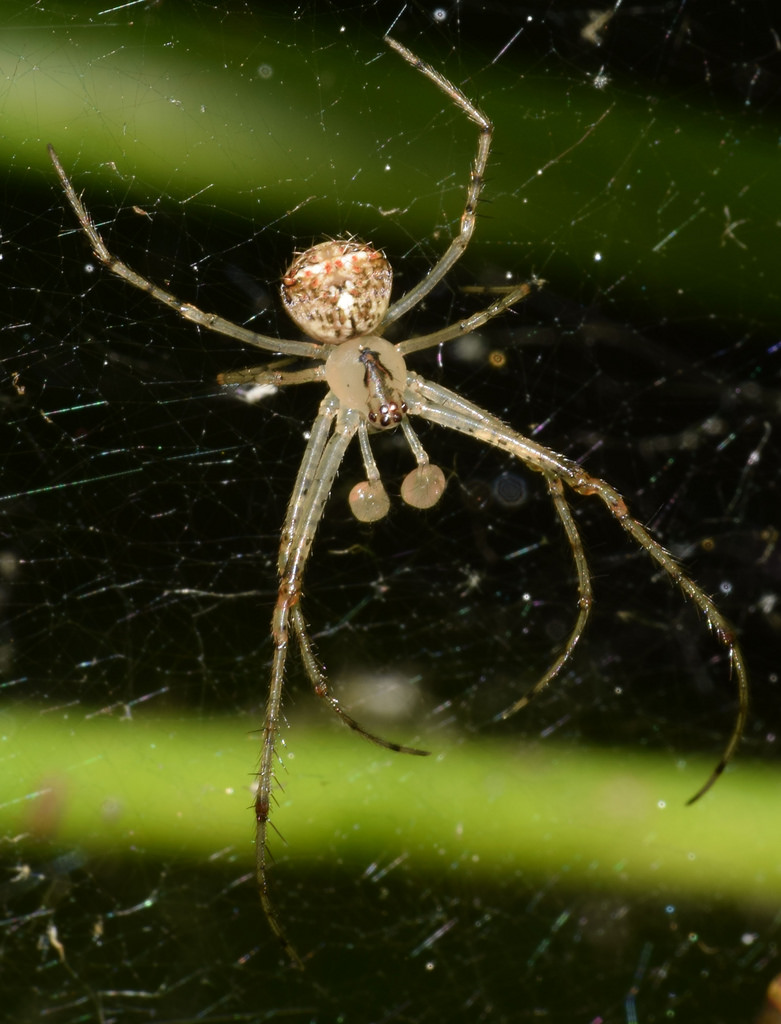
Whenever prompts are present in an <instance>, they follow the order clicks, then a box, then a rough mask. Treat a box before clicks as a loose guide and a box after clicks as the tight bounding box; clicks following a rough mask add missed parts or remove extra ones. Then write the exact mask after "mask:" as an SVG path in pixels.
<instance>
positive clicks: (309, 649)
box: [290, 604, 431, 757]
mask: <svg viewBox="0 0 781 1024" xmlns="http://www.w3.org/2000/svg"><path fill="white" fill-rule="evenodd" d="M290 619H291V622H292V624H293V630H294V632H295V634H296V639H297V640H298V645H299V648H300V650H301V658H302V660H303V662H304V667H305V668H306V674H307V675H308V676H309V679H310V682H311V683H312V688H313V689H314V691H315V693H316V694H317V696H318V697H321V698H322V699H323V700H324V701H326V703H327V704H328V705H329V707H330V708H331V710H332V711H334V712H335V713H336V714H337V715H338V716H339V718H341V720H342V721H343V722H344V724H345V725H348V726H349V727H350V728H351V729H354V730H355V732H357V733H358V735H359V736H363V738H364V739H366V740H369V741H370V742H372V743H376V744H377V746H378V747H385V749H386V750H393V751H395V752H397V753H399V754H417V755H418V756H420V757H426V756H427V755H428V754H430V753H431V751H430V750H419V749H418V748H417V747H405V746H403V745H402V744H401V743H394V742H393V741H392V740H385V739H383V738H382V736H377V735H376V734H375V733H373V732H369V730H368V729H365V728H364V727H363V726H362V725H360V724H359V723H358V722H356V720H355V719H354V718H353V717H352V716H351V715H348V714H347V712H346V711H345V710H344V708H343V707H342V706H341V704H340V703H339V701H338V700H337V699H336V697H334V696H333V694H332V693H331V692H330V690H329V688H328V677H327V676H326V674H325V671H324V670H323V667H322V665H321V664H320V662H319V661H318V659H317V656H316V655H315V652H314V648H313V646H312V641H311V639H310V637H309V633H308V631H307V628H306V622H305V621H304V613H303V612H302V611H301V605H300V604H298V605H296V606H295V607H294V608H292V609H291V612H290Z"/></svg>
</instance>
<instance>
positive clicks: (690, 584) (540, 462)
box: [405, 373, 748, 804]
mask: <svg viewBox="0 0 781 1024" xmlns="http://www.w3.org/2000/svg"><path fill="white" fill-rule="evenodd" d="M409 380H410V386H409V389H408V391H407V393H406V395H405V401H406V402H407V406H408V409H409V413H410V415H416V416H422V417H423V418H424V419H427V420H430V421H431V422H432V423H438V424H439V425H440V426H443V427H448V428H449V429H450V430H457V431H459V432H460V433H463V434H468V435H470V436H471V437H474V438H475V439H476V440H478V441H481V442H482V443H483V444H487V445H490V446H491V447H493V448H498V449H500V450H501V451H505V452H508V453H509V454H511V455H513V456H514V457H515V458H517V459H519V460H520V461H521V462H523V463H525V464H526V465H527V466H529V467H530V468H532V469H537V470H538V471H540V472H542V473H543V474H544V475H545V476H546V477H551V478H553V479H558V480H560V481H561V482H562V484H566V485H567V486H568V487H571V488H572V490H573V491H575V492H576V493H577V494H581V495H584V496H586V497H590V496H596V497H598V498H599V499H600V501H602V503H603V504H604V505H605V506H606V507H607V509H608V510H609V512H610V514H611V515H612V516H613V518H614V519H615V520H616V521H617V522H618V523H619V525H620V526H621V527H622V528H623V529H624V530H625V531H626V532H627V533H628V534H629V536H630V537H631V538H632V539H633V540H634V541H635V543H636V544H638V545H639V546H640V547H641V548H643V549H644V550H645V551H646V552H647V553H648V554H649V555H650V556H651V558H652V559H653V560H654V561H655V562H656V564H657V565H658V566H659V567H660V568H661V569H663V570H664V572H665V573H666V574H667V576H669V578H670V579H671V580H672V582H673V583H675V584H676V585H677V586H678V588H679V589H680V590H681V592H682V593H683V594H684V596H685V597H688V598H689V599H690V600H691V601H692V602H693V603H694V604H695V605H696V606H697V607H698V608H699V609H700V611H701V612H702V613H703V615H704V616H705V619H706V621H707V623H708V626H709V627H710V628H711V629H712V630H713V631H714V633H715V634H716V638H717V640H718V641H719V643H720V644H721V645H722V646H723V647H724V648H726V650H727V653H728V654H729V657H730V664H731V666H732V669H733V670H734V672H735V676H736V679H737V690H738V714H737V717H736V720H735V725H734V726H733V729H732V732H731V734H730V737H729V739H728V741H727V744H726V746H725V748H724V752H723V753H722V755H721V758H720V759H719V761H718V763H717V765H716V767H715V768H714V769H713V771H712V772H711V774H710V776H709V777H708V779H707V780H706V781H705V783H704V785H702V786H701V787H700V789H698V790H697V792H696V793H695V794H694V796H692V797H691V798H690V799H689V800H688V801H687V803H688V804H692V803H694V802H695V801H696V800H699V799H700V797H701V796H703V795H704V794H705V793H707V792H708V790H709V789H710V788H711V786H713V784H714V783H715V782H716V780H717V779H718V778H719V776H720V775H721V774H722V772H723V771H724V769H725V768H726V767H727V765H728V764H729V762H730V761H731V760H732V757H733V755H734V753H735V751H736V749H737V747H738V744H739V743H740V739H741V737H742V735H743V731H744V729H745V725H746V720H747V717H748V676H747V672H746V666H745V662H744V659H743V652H742V651H741V649H740V645H739V644H738V643H737V641H736V639H735V635H734V632H733V630H732V627H731V626H730V625H729V623H728V622H727V620H726V619H725V618H724V616H723V615H722V614H721V612H720V611H719V610H718V608H717V607H716V605H715V604H714V603H713V601H712V600H711V599H710V597H708V595H707V594H706V593H705V591H704V590H702V588H701V587H699V586H697V584H696V583H695V582H694V581H693V580H691V579H690V578H689V577H688V576H687V575H686V574H685V573H684V572H683V570H682V569H681V568H680V566H679V565H678V563H677V562H676V561H675V559H674V558H673V557H672V555H671V554H670V553H669V552H668V551H666V550H665V549H664V548H663V547H662V545H661V544H659V542H658V541H656V540H654V538H653V537H652V536H651V534H650V533H649V532H648V531H647V530H646V529H645V527H644V526H642V525H641V524H640V523H639V522H638V520H636V519H635V518H634V517H633V516H632V515H631V514H630V513H629V510H628V509H627V506H626V502H625V501H624V499H623V498H622V497H621V495H620V494H619V493H618V491H616V490H615V488H613V487H611V486H610V484H608V483H607V482H606V481H604V480H601V479H599V478H598V477H594V476H591V474H589V473H587V472H586V470H584V469H583V468H582V467H581V466H579V465H578V464H577V463H576V462H572V461H571V460H570V459H567V458H565V457H564V456H562V455H557V454H556V453H555V452H553V451H551V450H550V449H549V448H545V447H544V446H543V445H540V444H537V443H536V442H535V441H532V440H530V439H529V438H527V437H524V436H523V435H522V434H518V433H517V432H516V431H514V430H512V428H510V427H508V426H507V425H506V424H504V423H502V421H501V420H500V419H498V417H496V416H492V415H491V414H490V413H488V412H485V411H484V410H482V409H480V408H479V406H476V405H473V404H472V403H471V402H468V401H466V399H464V398H461V397H460V396H459V395H457V394H455V393H454V392H452V391H449V390H448V389H447V388H443V387H442V386H441V385H439V384H434V383H432V382H431V381H427V380H424V378H422V377H420V376H419V375H418V374H415V373H410V374H409ZM559 498H560V500H561V501H564V498H563V495H561V494H560V495H559ZM558 507H559V506H558V503H557V508H558ZM562 507H563V506H562ZM559 515H560V517H561V510H560V509H559ZM562 522H563V523H564V526H565V529H567V532H568V535H569V540H570V543H573V542H574V543H575V545H576V546H575V558H576V562H577V564H578V565H579V569H578V577H579V581H580V585H581V587H582V585H583V574H584V573H587V571H588V570H587V568H586V565H585V555H584V554H583V545H582V542H581V540H580V537H579V535H578V533H577V530H575V531H574V532H570V530H569V529H568V522H569V523H570V524H571V525H573V526H574V523H572V520H571V516H565V517H564V518H562ZM581 558H582V559H583V561H582V562H581V561H579V560H580V559H581ZM581 600H583V593H582V592H581ZM585 611H587V609H585ZM583 612H584V609H583V608H581V616H580V617H579V620H578V626H576V630H575V633H574V634H573V635H572V636H571V637H570V639H569V641H568V644H567V650H566V651H565V654H567V653H568V654H571V653H572V651H573V650H574V647H575V644H576V643H577V640H578V638H579V635H580V632H579V629H578V627H579V626H581V622H582V624H585V618H584V616H583ZM581 631H582V629H581ZM565 660H566V659H565ZM559 667H560V666H559ZM550 678H552V676H550V673H546V676H545V677H543V680H541V683H542V685H540V683H538V684H536V685H535V686H534V687H533V688H532V690H531V691H530V693H529V694H527V695H525V696H523V697H521V698H520V700H518V701H516V702H515V703H514V704H512V705H511V706H510V707H509V708H507V709H506V710H505V711H503V712H502V713H501V715H500V717H501V718H508V717H509V716H510V715H512V714H514V713H515V712H516V711H517V710H518V709H519V708H521V707H523V706H524V705H525V704H526V703H528V700H529V699H530V697H531V696H533V695H534V694H535V693H538V692H539V690H540V689H541V688H542V686H544V685H547V683H548V682H550Z"/></svg>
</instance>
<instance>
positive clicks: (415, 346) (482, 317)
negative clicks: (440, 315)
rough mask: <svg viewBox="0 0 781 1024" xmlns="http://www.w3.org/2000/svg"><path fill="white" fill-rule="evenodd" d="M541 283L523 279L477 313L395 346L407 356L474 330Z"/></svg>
mask: <svg viewBox="0 0 781 1024" xmlns="http://www.w3.org/2000/svg"><path fill="white" fill-rule="evenodd" d="M542 284H543V282H542V281H541V280H539V279H538V278H536V277H535V278H532V280H531V281H524V283H523V284H519V285H517V286H516V287H515V288H512V289H511V290H510V291H509V292H507V294H506V295H503V296H502V298H501V299H497V300H496V302H492V303H491V305H490V306H487V307H486V308H485V309H481V310H480V311H479V312H478V313H472V315H471V316H468V317H466V319H465V320H459V321H458V322H457V323H454V324H451V325H450V326H449V327H443V328H442V329H441V330H439V331H434V332H433V333H431V334H421V335H419V336H418V337H416V338H410V339H409V340H407V341H400V342H399V343H398V344H397V345H396V348H397V350H398V351H399V352H401V354H402V355H404V356H407V355H409V354H410V352H419V351H420V350H421V349H424V348H431V347H432V346H433V345H441V344H442V343H443V342H445V341H450V339H451V338H460V337H461V336H462V335H464V334H469V333H470V332H471V331H476V330H477V328H478V327H482V326H483V324H484V323H487V322H488V321H489V320H492V319H493V318H494V317H495V316H499V315H500V314H502V313H504V311H505V310H506V309H509V308H510V306H514V305H515V304H516V303H517V302H521V301H522V300H523V299H525V298H526V297H527V295H530V294H531V291H532V288H539V287H540V286H541V285H542Z"/></svg>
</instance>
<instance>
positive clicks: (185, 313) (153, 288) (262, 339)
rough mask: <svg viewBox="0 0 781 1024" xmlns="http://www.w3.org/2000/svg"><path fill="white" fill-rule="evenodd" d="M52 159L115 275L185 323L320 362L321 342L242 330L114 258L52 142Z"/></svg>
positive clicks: (93, 241) (92, 239)
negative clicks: (188, 321)
mask: <svg viewBox="0 0 781 1024" xmlns="http://www.w3.org/2000/svg"><path fill="white" fill-rule="evenodd" d="M49 156H50V157H51V161H52V163H53V164H54V169H55V170H56V171H57V174H58V175H59V178H60V181H61V182H62V187H63V190H64V192H65V195H66V197H67V199H68V202H69V203H70V205H71V208H72V209H73V212H74V213H75V214H76V218H77V220H78V222H79V224H80V225H81V230H82V231H83V232H84V234H85V235H86V236H87V239H88V241H89V244H90V245H91V246H92V251H93V253H94V254H95V256H96V258H97V259H98V260H100V262H101V263H102V264H103V266H104V267H106V268H107V269H108V270H110V271H111V273H112V274H116V276H117V277H121V278H122V280H123V281H127V283H128V284H131V285H133V287H134V288H138V289H140V290H141V291H142V292H146V293H147V295H151V296H152V298H153V299H156V300H157V301H158V302H162V303H163V305H164V306H168V307H170V308H171V309H173V310H174V311H175V312H176V313H178V314H179V316H182V317H184V319H185V320H190V321H191V322H192V323H194V324H197V325H198V326H199V327H203V328H204V329H205V330H207V331H214V332H215V333H216V334H223V335H225V336H227V337H229V338H234V339H235V340H236V341H242V342H244V343H245V344H247V345H254V346H255V348H262V349H266V350H267V351H269V352H278V353H281V354H282V355H288V356H304V357H307V358H311V359H316V358H318V357H319V356H321V355H322V353H323V346H322V345H321V344H319V343H317V342H313V341H285V340H284V339H280V338H271V337H269V336H268V335H266V334H258V333H257V332H255V331H250V330H248V329H247V328H246V327H241V326H240V325H239V324H234V323H232V322H231V321H230V320H226V319H225V318H224V317H221V316H217V314H216V313H204V312H203V310H200V309H198V307H197V306H193V305H191V304H190V303H189V302H181V301H180V300H179V299H177V297H176V296H175V295H172V294H171V292H167V291H166V290H165V289H164V288H160V287H159V286H158V285H156V284H155V283H154V282H153V281H149V280H147V278H145V277H142V276H141V275H140V274H137V273H136V271H135V270H133V269H132V267H129V266H128V265H127V263H123V262H122V260H121V259H119V258H118V257H116V256H114V255H113V254H112V253H111V251H110V250H109V248H108V246H107V245H106V243H105V242H104V241H103V237H102V235H101V234H100V232H99V231H98V229H97V228H96V227H95V224H94V223H93V221H92V218H91V217H90V215H89V213H88V212H87V208H86V207H85V205H84V203H82V201H81V199H80V198H79V196H78V195H77V193H76V189H75V188H74V187H73V185H72V184H71V181H70V178H69V177H68V175H67V174H66V173H65V171H64V170H63V167H62V164H61V163H60V160H59V157H58V156H57V154H56V152H55V151H54V147H53V146H52V145H51V143H50V144H49Z"/></svg>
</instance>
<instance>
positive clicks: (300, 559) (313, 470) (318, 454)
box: [255, 392, 359, 967]
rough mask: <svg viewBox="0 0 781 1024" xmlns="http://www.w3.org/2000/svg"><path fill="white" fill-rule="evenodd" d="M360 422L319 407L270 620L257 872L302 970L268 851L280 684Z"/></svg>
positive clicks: (353, 415)
mask: <svg viewBox="0 0 781 1024" xmlns="http://www.w3.org/2000/svg"><path fill="white" fill-rule="evenodd" d="M337 417H338V418H337ZM334 420H336V425H335V428H334V431H333V433H332V434H330V437H329V433H330V431H331V427H332V426H333V425H334ZM358 420H359V414H358V413H357V412H354V411H352V410H346V411H343V410H340V409H339V402H338V399H336V398H335V397H334V395H332V394H331V393H330V392H329V393H328V394H327V395H326V397H325V398H324V399H323V401H322V403H321V405H320V410H319V412H318V415H317V417H316V418H315V421H314V424H313V426H312V431H311V434H310V438H309V442H308V444H307V447H306V451H305V452H304V457H303V460H302V462H301V467H300V469H299V472H298V477H297V480H296V484H295V487H294V489H293V494H292V496H291V499H290V503H289V505H288V510H287V515H286V517H285V525H284V528H283V531H282V544H281V546H280V551H279V563H278V565H279V594H278V597H277V603H276V606H275V608H274V614H273V616H272V619H271V636H272V642H273V645H274V655H273V660H272V667H271V683H270V685H269V693H268V699H267V702H266V714H265V719H264V723H263V741H262V746H261V753H260V767H259V770H258V788H257V793H256V795H255V820H256V823H257V827H256V834H255V855H256V870H257V879H258V887H259V889H260V901H261V905H262V906H263V910H264V912H265V914H266V918H267V920H268V922H269V925H270V926H271V930H272V931H273V933H274V934H275V935H276V937H277V939H278V940H279V942H280V944H281V946H282V948H283V949H284V950H285V952H286V953H287V955H288V956H289V957H290V959H291V961H292V962H293V964H294V965H295V966H296V967H302V966H303V964H302V961H301V958H300V957H299V955H298V953H297V952H296V951H295V949H294V948H293V946H292V945H291V943H290V942H289V940H288V939H287V936H286V935H285V933H284V931H283V930H282V926H281V924H280V923H279V919H278V917H277V913H276V910H275V908H274V904H273V902H272V900H271V895H270V892H269V884H268V870H267V858H268V851H267V848H266V841H267V835H268V826H269V816H270V813H271V793H272V789H273V785H274V782H275V781H276V778H275V774H274V765H275V758H276V738H277V734H278V733H279V726H280V715H281V707H282V684H283V680H284V673H285V662H286V660H287V651H288V644H289V626H288V622H289V619H290V616H291V613H292V610H293V609H294V608H295V607H296V606H297V605H298V602H299V600H300V598H301V581H302V577H303V572H304V566H305V564H306V560H307V557H308V555H309V552H310V550H311V547H312V543H313V541H314V537H315V532H316V530H317V525H318V523H319V522H320V519H321V517H322V514H323V508H324V507H325V503H326V501H327V500H328V495H329V492H330V490H331V485H332V484H333V482H334V478H335V477H336V474H337V471H338V469H339V466H340V465H341V462H342V459H343V457H344V453H345V450H346V448H347V446H348V445H349V443H350V441H351V440H352V438H353V436H354V435H355V432H356V430H357V429H358Z"/></svg>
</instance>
